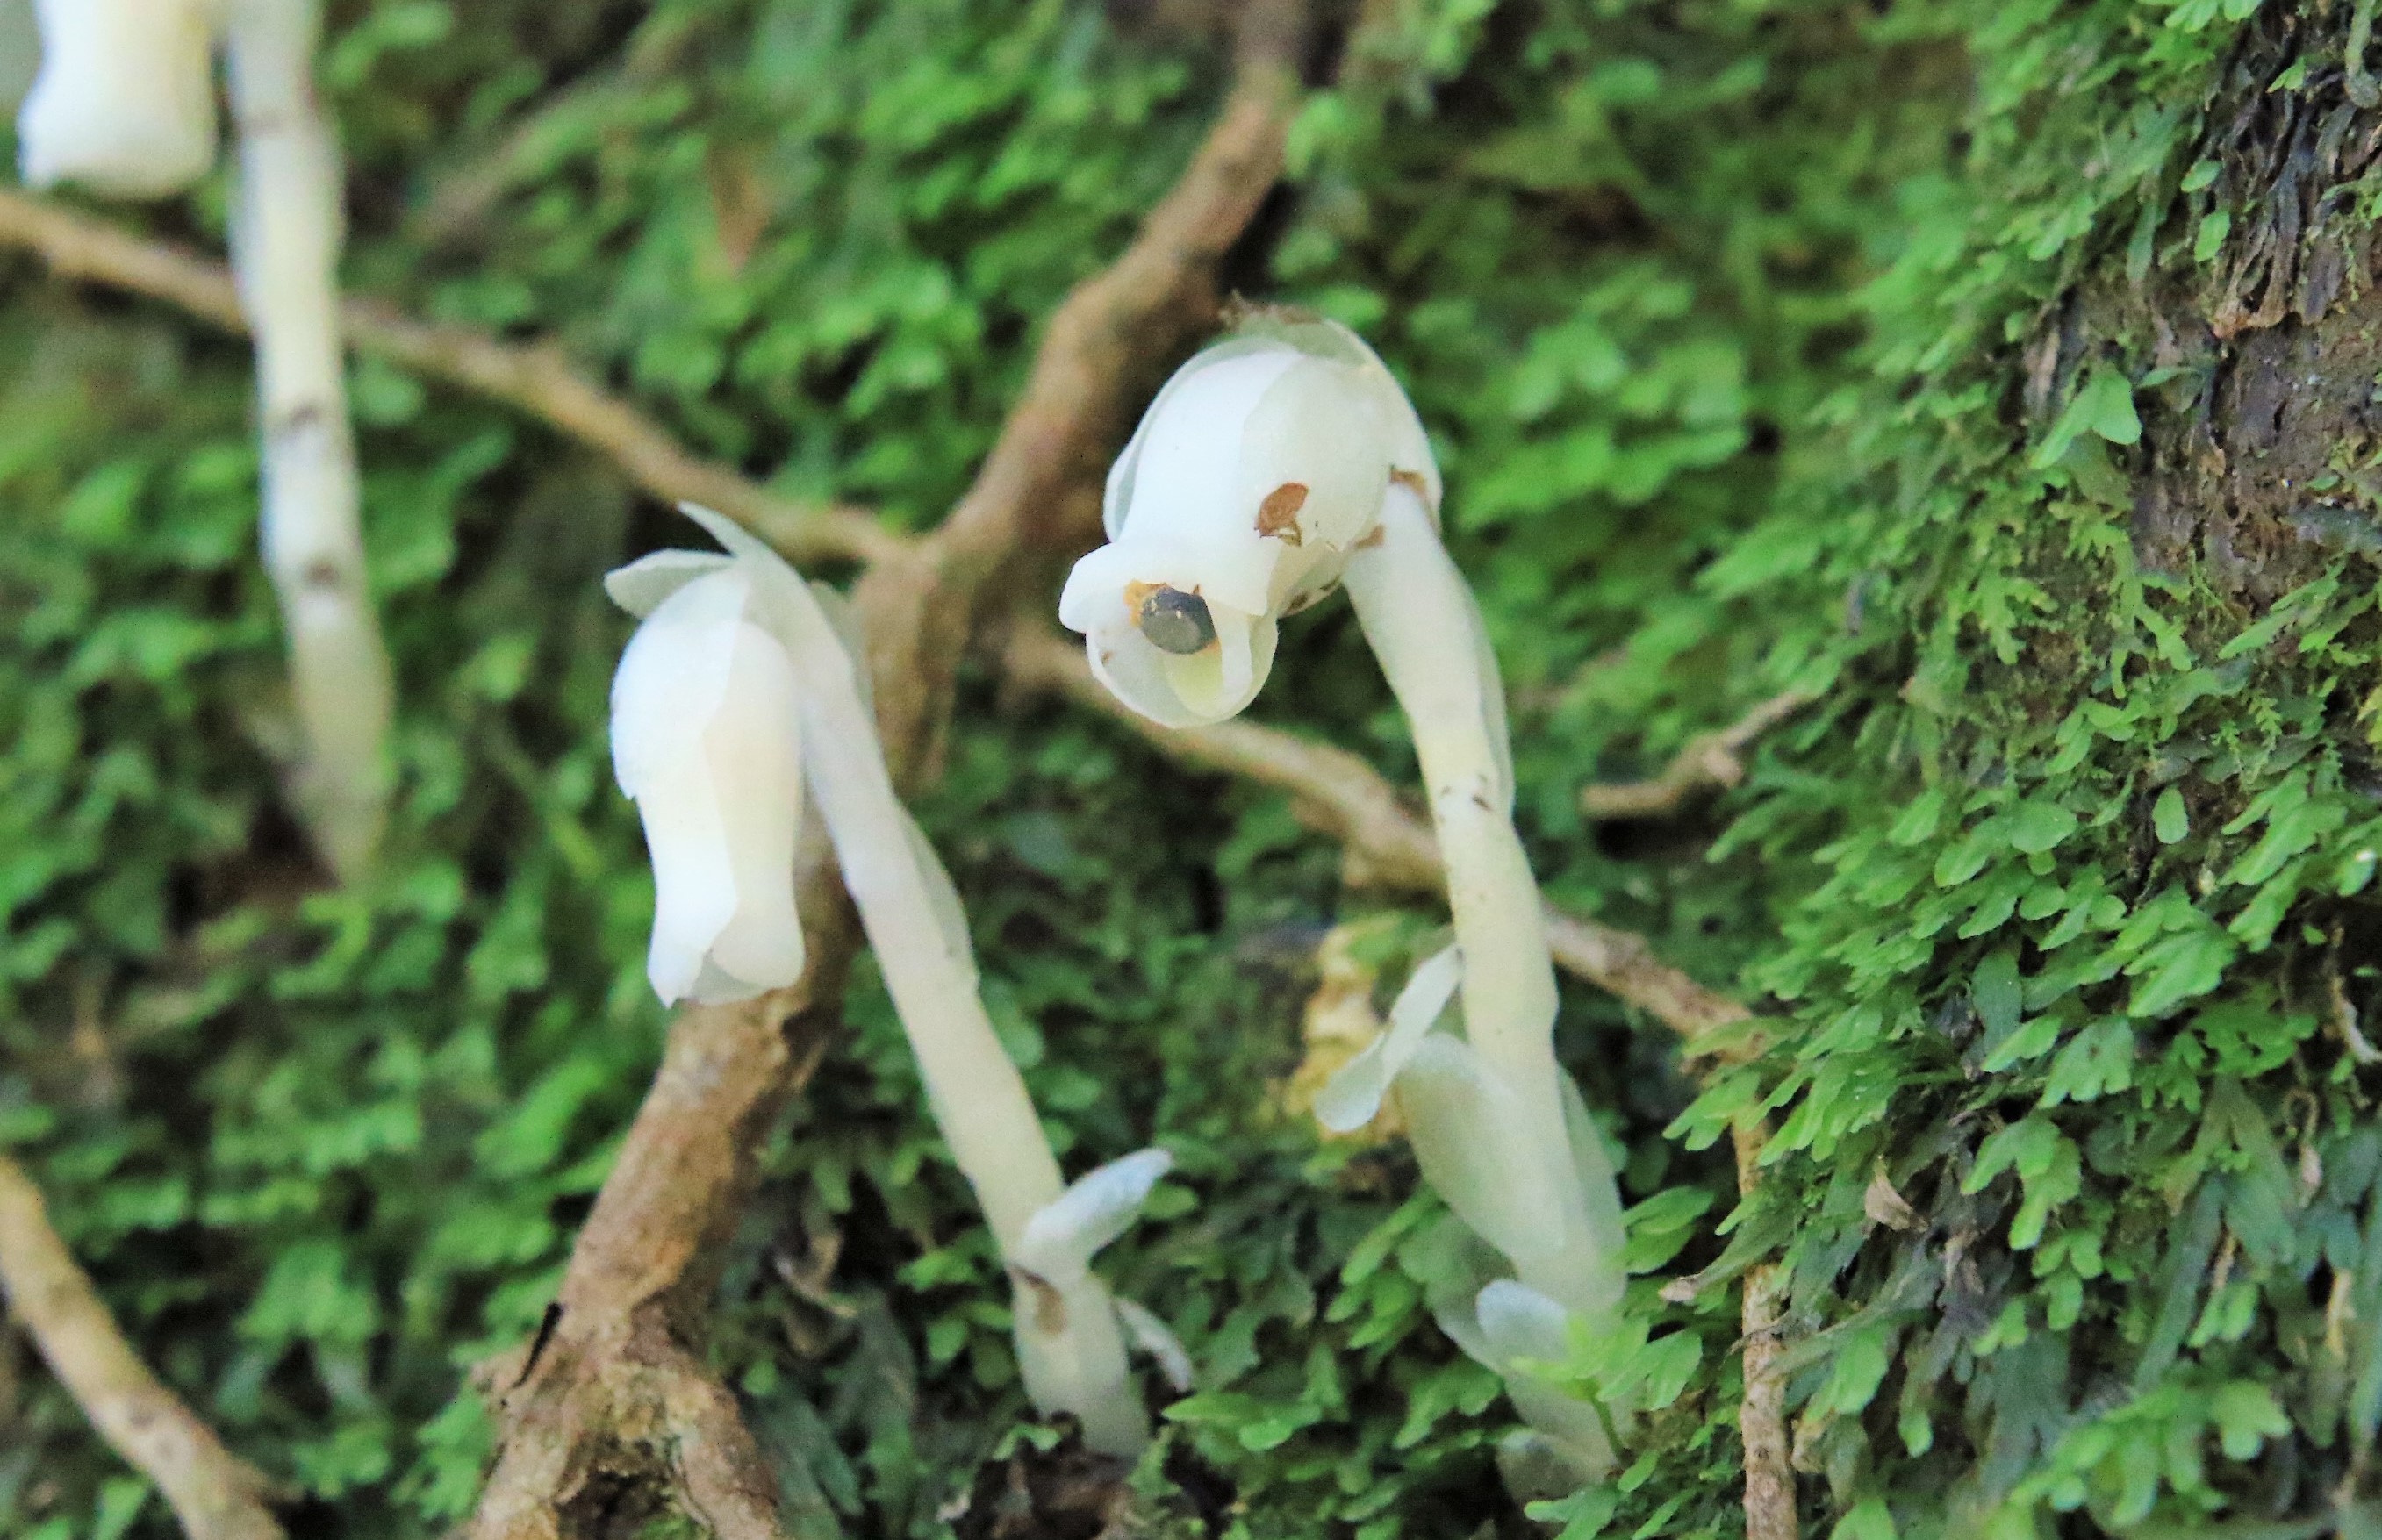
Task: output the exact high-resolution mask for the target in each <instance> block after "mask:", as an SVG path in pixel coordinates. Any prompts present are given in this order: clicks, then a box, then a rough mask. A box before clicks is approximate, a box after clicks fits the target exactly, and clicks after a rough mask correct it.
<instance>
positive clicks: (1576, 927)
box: [1002, 624, 1750, 1043]
mask: <svg viewBox="0 0 2382 1540" xmlns="http://www.w3.org/2000/svg"><path fill="white" fill-rule="evenodd" d="M1002 672H1003V675H1004V677H1005V678H1008V679H1010V680H1011V681H1013V683H1015V684H1018V685H1020V686H1023V687H1025V688H1027V689H1031V690H1036V691H1043V692H1046V693H1054V694H1061V695H1064V696H1066V697H1067V698H1068V699H1070V700H1072V701H1074V702H1076V703H1080V704H1082V705H1086V706H1088V707H1091V708H1092V709H1094V710H1096V711H1099V712H1102V713H1104V714H1106V715H1109V716H1111V717H1113V718H1115V719H1116V720H1117V721H1119V722H1122V723H1123V724H1124V725H1125V726H1127V727H1131V728H1132V729H1133V730H1134V731H1136V732H1137V733H1139V734H1140V735H1141V736H1142V737H1143V738H1144V739H1148V741H1149V742H1151V743H1153V744H1155V745H1157V746H1158V748H1159V749H1160V750H1161V751H1163V752H1165V753H1167V754H1168V755H1169V756H1171V757H1173V758H1175V759H1179V760H1182V761H1185V762H1186V763H1188V764H1198V765H1204V766H1206V767H1207V768H1209V769H1212V770H1222V771H1224V772H1227V773H1228V774H1231V775H1235V776H1241V777H1243V778H1245V779H1247V780H1252V781H1256V782H1258V783H1259V784H1260V785H1263V786H1271V787H1274V788H1279V789H1281V790H1283V791H1287V792H1289V793H1290V795H1291V803H1292V807H1293V809H1294V810H1295V812H1296V813H1297V814H1298V816H1299V818H1300V819H1301V821H1302V822H1304V823H1306V824H1307V825H1308V827H1310V828H1313V829H1316V830H1318V831H1319V832H1320V833H1323V834H1327V835H1330V836H1331V837H1332V838H1334V839H1337V840H1339V841H1340V842H1341V844H1342V846H1343V847H1344V849H1345V850H1346V852H1347V855H1346V874H1347V876H1348V879H1349V881H1350V882H1351V883H1353V884H1357V885H1359V886H1363V885H1371V886H1381V887H1387V888H1394V889H1396V890H1399V891H1402V892H1409V893H1429V894H1438V893H1441V892H1443V890H1444V884H1445V877H1444V874H1443V871H1442V868H1441V866H1440V863H1439V846H1438V844H1437V842H1436V841H1435V840H1433V839H1432V837H1431V832H1430V826H1429V825H1426V824H1425V823H1424V822H1423V821H1422V820H1421V819H1420V818H1419V817H1418V816H1416V815H1415V814H1414V813H1409V812H1408V811H1406V806H1405V805H1404V804H1403V803H1402V802H1401V801H1399V799H1398V794H1397V792H1396V790H1395V789H1394V788H1393V787H1392V786H1391V785H1390V783H1389V782H1388V781H1387V780H1386V779H1384V778H1383V777H1382V776H1381V772H1380V771H1378V770H1375V769H1374V768H1373V767H1372V766H1371V765H1369V764H1366V763H1365V762H1364V761H1363V760H1362V759H1359V758H1358V757H1357V755H1355V754H1352V753H1350V752H1347V751H1346V750H1345V749H1336V748H1333V747H1332V746H1331V745H1329V744H1324V743H1316V742H1311V741H1309V740H1308V739H1303V738H1298V737H1295V736H1294V735H1293V734H1290V733H1286V732H1283V731H1282V730H1280V729H1279V728H1274V727H1259V725H1258V724H1256V723H1254V722H1221V723H1218V724H1216V725H1215V726H1213V727H1186V728H1173V727H1160V726H1159V725H1158V724H1156V723H1155V722H1152V721H1150V720H1149V719H1148V718H1147V717H1145V716H1142V715H1140V714H1138V713H1137V712H1136V711H1134V710H1133V709H1132V708H1131V707H1129V706H1127V705H1125V704H1124V703H1123V702H1121V701H1119V700H1118V699H1117V698H1116V697H1115V696H1114V695H1112V694H1111V693H1110V692H1109V691H1107V690H1105V689H1103V688H1101V686H1100V684H1099V680H1097V679H1095V678H1092V674H1091V670H1090V669H1089V668H1088V667H1087V666H1086V665H1085V663H1084V659H1083V654H1082V652H1081V650H1080V649H1078V648H1076V647H1074V646H1071V645H1069V644H1068V643H1067V642H1063V641H1062V640H1060V639H1059V638H1058V637H1057V636H1055V635H1053V634H1051V633H1050V631H1048V630H1045V629H1040V628H1038V627H1034V626H1028V625H1023V624H1021V625H1017V626H1015V627H1013V628H1012V629H1011V632H1010V635H1009V638H1008V641H1007V643H1006V645H1005V647H1004V649H1003V655H1002ZM1547 940H1548V943H1549V945H1550V946H1551V947H1553V951H1554V954H1555V961H1556V962H1557V963H1559V964H1560V965H1561V966H1562V967H1563V968H1564V969H1565V971H1566V972H1571V973H1574V974H1577V975H1578V977H1580V978H1583V979H1586V980H1588V981H1589V982H1590V983H1591V984H1595V985H1597V986H1598V987H1599V988H1602V989H1605V990H1609V991H1610V992H1612V993H1613V994H1614V995H1615V996H1618V997H1620V998H1621V999H1623V1000H1626V1001H1627V1002H1628V1003H1629V1004H1631V1005H1633V1006H1636V1007H1638V1008H1639V1009H1641V1010H1644V1011H1645V1012H1647V1013H1648V1014H1649V1015H1651V1016H1652V1017H1654V1018H1655V1019H1656V1020H1657V1021H1662V1022H1663V1023H1664V1025H1666V1026H1668V1027H1670V1028H1671V1029H1672V1030H1673V1031H1675V1032H1676V1033H1679V1034H1680V1035H1681V1036H1682V1037H1685V1038H1687V1039H1688V1040H1689V1041H1690V1042H1691V1043H1692V1042H1695V1041H1697V1040H1700V1039H1701V1038H1702V1037H1703V1036H1704V1034H1706V1033H1711V1032H1713V1030H1714V1029H1716V1028H1720V1027H1724V1026H1727V1025H1729V1024H1731V1023H1733V1022H1740V1021H1745V1020H1747V1019H1748V1017H1749V1016H1750V1012H1749V1011H1748V1010H1747V1009H1746V1008H1745V1007H1744V1006H1742V1005H1740V1004H1739V1003H1737V1001H1735V1000H1732V999H1730V998H1728V997H1727V996H1725V995H1722V994H1719V993H1717V992H1716V991H1713V990H1711V989H1707V988H1705V987H1704V986H1703V985H1701V984H1698V983H1696V981H1695V980H1693V979H1691V978H1689V977H1688V975H1687V974H1685V973H1683V972H1679V971H1678V970H1677V969H1676V968H1673V967H1671V966H1669V965H1668V964H1666V963H1664V962H1662V961H1660V960H1659V959H1656V958H1655V957H1654V955H1653V951H1652V949H1651V947H1648V946H1647V945H1646V941H1645V938H1644V937H1642V936H1639V935H1632V934H1631V933H1629V932H1627V931H1622V930H1615V929H1613V928H1612V927H1610V926H1607V925H1600V924H1598V923H1596V922H1594V921H1592V920H1583V919H1580V918H1579V917H1578V916H1577V915H1572V914H1566V913H1565V912H1564V911H1561V910H1558V909H1554V908H1553V907H1552V906H1550V907H1549V909H1548V910H1547Z"/></svg>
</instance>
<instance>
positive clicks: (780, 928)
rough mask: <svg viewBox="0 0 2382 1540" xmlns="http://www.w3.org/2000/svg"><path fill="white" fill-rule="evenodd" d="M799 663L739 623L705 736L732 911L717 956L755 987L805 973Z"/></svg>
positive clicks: (774, 641) (716, 959) (715, 947)
mask: <svg viewBox="0 0 2382 1540" xmlns="http://www.w3.org/2000/svg"><path fill="white" fill-rule="evenodd" d="M794 691H795V684H794V672H793V664H792V660H791V659H789V658H788V657H787V656H786V651H785V649H784V648H783V647H782V646H780V645H779V643H778V642H777V639H776V638H774V637H772V636H770V635H769V634H768V633H767V631H764V630H762V629H760V628H759V627H757V626H755V625H752V624H749V623H746V624H741V625H739V626H738V627H737V629H736V638H735V644H734V649H733V652H732V654H731V660H730V664H729V678H728V687H727V692H726V699H725V700H724V701H723V702H722V704H721V709H720V711H719V712H718V715H715V716H714V717H713V718H712V720H711V726H710V727H709V729H708V730H707V731H706V732H705V734H704V739H703V747H704V754H705V759H706V764H707V766H708V768H709V770H710V773H711V777H712V784H713V786H714V787H715V788H716V794H717V796H718V803H719V808H720V812H721V814H722V821H723V823H724V824H725V825H726V832H727V837H728V842H729V846H728V848H729V861H730V865H731V871H732V883H733V889H732V890H733V892H734V894H735V898H736V908H735V912H734V913H733V915H732V916H731V918H730V920H729V923H728V924H727V926H726V928H724V929H723V930H722V931H721V932H720V933H719V935H718V939H717V940H715V941H714V942H713V943H712V947H711V955H712V960H713V961H714V962H716V963H717V964H718V966H719V968H720V969H721V970H722V971H723V972H727V973H729V974H731V975H732V976H734V977H736V978H738V979H741V980H743V981H744V982H745V983H746V984H751V985H753V986H754V988H753V990H752V991H751V993H758V992H759V991H760V990H763V989H777V988H781V987H783V986H784V985H786V984H792V983H793V982H794V981H795V980H796V979H798V978H800V977H801V976H802V972H803V927H802V923H801V922H800V921H799V920H798V919H797V918H796V917H795V914H794V838H795V836H796V834H797V832H798V830H799V827H800V824H801V819H802V806H803V780H802V738H801V733H800V730H799V728H798V727H796V725H795V722H796V718H795V711H796V705H795V693H794Z"/></svg>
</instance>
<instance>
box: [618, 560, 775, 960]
mask: <svg viewBox="0 0 2382 1540" xmlns="http://www.w3.org/2000/svg"><path fill="white" fill-rule="evenodd" d="M714 517H716V516H714ZM723 522H724V521H723ZM705 523H706V527H710V526H711V520H710V519H705ZM714 532H715V533H718V530H714ZM735 548H736V549H737V551H738V555H737V556H719V555H717V554H714V553H710V552H697V551H660V552H657V553H655V554H654V555H653V556H647V557H645V559H644V560H643V561H639V562H635V563H633V564H632V565H630V566H628V567H624V568H620V570H618V571H616V572H614V573H612V574H610V575H609V576H608V577H607V578H606V579H605V581H604V586H605V589H606V591H607V592H608V593H610V594H611V595H612V597H613V599H614V600H615V601H616V602H617V603H619V605H620V607H621V608H623V609H626V610H627V611H629V612H630V613H631V614H632V615H637V616H641V617H644V620H645V624H643V625H642V626H639V627H638V628H637V631H636V634H635V635H634V636H632V637H631V638H630V639H629V645H628V647H627V649H626V650H625V651H624V652H622V653H621V654H620V671H619V672H618V673H617V674H615V675H614V676H613V678H612V767H613V772H614V774H615V775H616V776H618V777H619V779H620V789H621V790H622V791H623V792H626V793H627V794H628V795H629V796H630V797H631V798H632V799H633V800H634V801H636V804H637V813H638V816H639V817H640V818H641V819H643V820H644V823H645V846H646V849H648V850H649V851H650V852H651V854H652V856H653V862H654V935H653V946H652V949H651V951H650V952H649V953H648V955H647V958H646V964H645V972H646V976H647V977H649V978H650V979H651V980H652V981H653V985H654V992H655V993H656V994H657V995H659V996H661V997H662V1001H663V1003H664V1004H666V1005H667V1004H674V1003H676V1002H677V1001H679V1000H681V999H693V1000H695V1001H697V1002H699V1003H702V1004H706V1005H716V1004H723V1003H726V1002H730V1001H734V1000H743V999H750V998H751V997H752V996H755V995H758V994H761V993H762V992H764V991H765V990H769V989H776V988H780V987H782V986H784V985H786V984H792V983H793V982H794V980H795V979H796V978H798V977H800V976H801V974H802V971H803V930H802V924H801V923H800V921H799V919H798V918H797V917H796V915H795V913H794V838H795V835H796V833H797V832H798V828H799V825H800V821H801V813H802V805H803V792H802V737H801V730H800V727H798V725H797V710H798V706H797V696H796V688H795V675H794V666H793V662H792V658H791V657H790V656H789V655H788V653H787V649H786V647H785V644H784V643H783V642H780V640H779V633H778V631H777V630H776V629H775V628H774V627H773V626H772V624H771V622H770V619H769V616H770V613H771V610H772V608H773V604H772V593H773V585H774V584H775V583H776V581H778V578H779V575H780V572H781V571H782V572H783V576H784V577H785V578H786V579H787V580H788V581H799V580H795V579H793V575H792V572H791V571H784V569H783V568H782V564H780V568H779V569H778V570H776V571H773V570H771V569H769V568H768V567H767V562H774V561H775V560H776V558H775V557H774V556H770V555H769V554H768V553H767V551H766V549H763V548H760V547H757V546H755V547H754V548H753V549H746V548H745V546H744V544H743V543H735ZM764 558H767V560H766V561H765V559H764Z"/></svg>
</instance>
